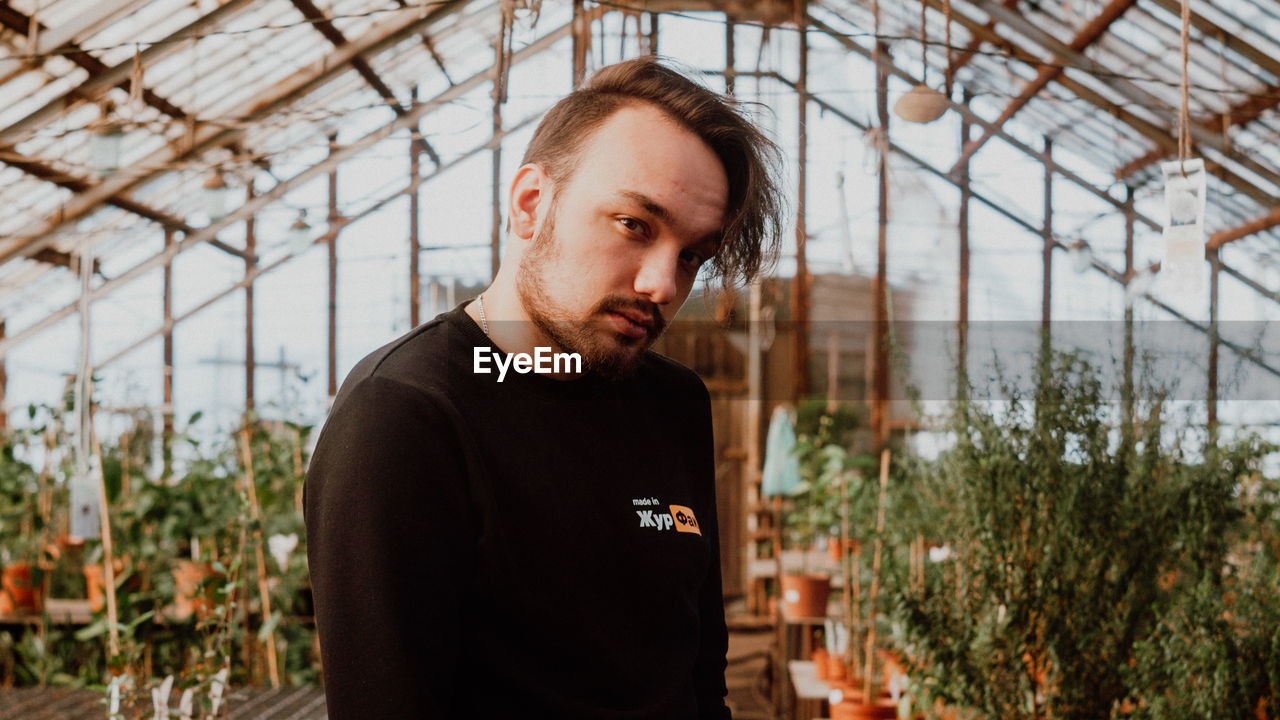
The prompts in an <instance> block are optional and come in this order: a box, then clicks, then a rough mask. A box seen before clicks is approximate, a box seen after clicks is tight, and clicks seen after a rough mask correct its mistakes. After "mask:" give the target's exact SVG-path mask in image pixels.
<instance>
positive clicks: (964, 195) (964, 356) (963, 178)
mask: <svg viewBox="0 0 1280 720" xmlns="http://www.w3.org/2000/svg"><path fill="white" fill-rule="evenodd" d="M964 104H965V105H966V106H967V105H968V104H969V91H968V90H967V89H966V90H965V91H964ZM970 127H971V125H970V123H969V118H968V116H963V117H961V119H960V148H961V151H963V150H964V147H965V145H966V144H967V143H968V142H969V135H970ZM958 181H959V185H960V213H959V217H958V219H957V222H956V226H957V227H956V230H957V233H958V234H959V236H960V300H959V302H960V317H959V319H958V321H957V323H956V332H957V334H958V348H957V353H956V356H957V358H958V360H957V362H958V366H957V368H958V370H959V374H958V377H957V381H958V382H959V385H958V386H957V387H956V390H957V392H960V393H967V388H966V387H965V384H966V383H967V382H968V378H969V360H968V358H969V355H968V353H969V198H970V197H971V195H972V193H971V192H970V190H969V159H968V158H965V160H964V162H963V163H961V164H960V175H959V178H958Z"/></svg>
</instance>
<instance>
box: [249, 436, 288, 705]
mask: <svg viewBox="0 0 1280 720" xmlns="http://www.w3.org/2000/svg"><path fill="white" fill-rule="evenodd" d="M240 460H241V462H243V463H244V477H245V482H246V483H247V484H248V486H249V488H248V489H249V512H250V515H251V517H252V518H253V523H254V530H253V535H254V540H255V542H254V558H255V559H256V560H257V562H258V599H259V600H260V601H261V602H262V624H263V625H266V624H267V623H269V622H271V591H270V589H269V588H268V587H267V558H266V553H265V552H264V551H263V549H262V543H263V539H262V512H261V510H259V507H258V490H257V483H256V482H255V481H254V478H253V452H252V450H251V448H250V447H249V427H248V426H247V425H246V426H244V427H241V428H240ZM267 675H268V677H269V678H270V679H271V687H273V688H278V687H280V668H279V667H278V665H277V658H276V633H275V630H271V631H269V632H268V633H267Z"/></svg>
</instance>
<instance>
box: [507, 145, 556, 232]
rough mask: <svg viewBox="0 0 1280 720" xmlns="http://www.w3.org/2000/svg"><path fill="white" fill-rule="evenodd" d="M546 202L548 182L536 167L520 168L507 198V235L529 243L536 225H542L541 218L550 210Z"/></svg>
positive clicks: (547, 200) (549, 197)
mask: <svg viewBox="0 0 1280 720" xmlns="http://www.w3.org/2000/svg"><path fill="white" fill-rule="evenodd" d="M550 200H551V178H549V177H548V176H547V173H546V172H545V171H544V170H543V169H542V167H541V166H539V165H535V164H533V163H528V164H525V165H522V166H521V167H520V169H519V170H517V171H516V176H515V179H514V180H512V181H511V197H509V198H507V207H509V208H510V213H509V215H508V221H509V222H510V224H511V232H513V233H515V235H516V237H518V238H520V239H522V240H530V239H532V238H533V236H534V235H535V234H536V233H537V231H538V224H539V222H541V221H545V218H543V215H544V214H545V213H546V212H547V211H548V209H549V208H550V207H551V202H550Z"/></svg>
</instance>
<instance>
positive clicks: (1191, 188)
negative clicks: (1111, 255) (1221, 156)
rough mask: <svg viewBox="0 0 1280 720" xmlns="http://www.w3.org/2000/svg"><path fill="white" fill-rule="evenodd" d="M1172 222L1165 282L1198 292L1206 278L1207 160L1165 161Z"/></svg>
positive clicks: (1163, 272)
mask: <svg viewBox="0 0 1280 720" xmlns="http://www.w3.org/2000/svg"><path fill="white" fill-rule="evenodd" d="M1160 170H1161V171H1162V172H1163V173H1164V201H1165V208H1166V210H1168V213H1169V222H1168V224H1167V225H1165V228H1164V258H1163V259H1162V260H1161V262H1160V275H1161V284H1162V285H1164V286H1165V287H1167V288H1169V289H1171V290H1176V291H1179V292H1196V291H1198V290H1200V289H1201V287H1202V285H1203V281H1204V215H1205V207H1206V200H1207V199H1206V186H1205V171H1204V160H1203V159H1201V158H1193V159H1191V160H1187V161H1185V162H1180V161H1177V160H1174V161H1171V162H1166V163H1161V164H1160Z"/></svg>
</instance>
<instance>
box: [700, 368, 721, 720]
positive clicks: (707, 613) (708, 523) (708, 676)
mask: <svg viewBox="0 0 1280 720" xmlns="http://www.w3.org/2000/svg"><path fill="white" fill-rule="evenodd" d="M694 396H695V397H697V398H698V401H697V402H698V403H699V404H700V407H699V413H698V416H699V417H701V418H702V420H701V427H699V428H698V429H697V433H696V435H695V437H697V438H698V443H697V444H696V445H695V447H696V448H697V450H696V451H697V452H698V453H701V457H700V458H699V459H698V462H699V466H700V468H701V469H700V472H699V475H700V476H701V480H702V482H703V483H704V485H703V488H700V490H702V492H703V493H704V497H705V498H706V500H705V501H704V503H703V509H702V511H701V513H702V514H703V515H705V518H699V520H698V523H699V525H700V526H701V527H702V530H703V532H704V533H706V534H707V535H708V536H709V538H710V541H711V563H710V566H709V567H708V568H707V577H706V580H704V581H703V583H702V590H701V592H700V594H699V597H698V608H699V613H700V615H701V618H702V622H701V627H702V634H701V638H700V644H699V647H698V659H697V660H696V661H695V664H694V668H693V672H694V678H693V679H694V688H695V691H696V693H697V697H698V717H699V719H700V720H728V718H729V717H730V714H729V708H728V706H726V705H725V696H726V695H728V693H729V690H728V688H727V687H726V685H725V680H724V672H725V667H726V666H727V662H726V659H725V656H726V654H727V653H728V651H729V630H728V628H727V627H726V625H725V619H724V589H723V583H722V580H721V577H720V526H719V521H718V520H717V517H716V473H715V436H714V434H713V432H712V427H711V398H710V396H709V395H708V393H707V388H706V386H705V385H703V384H702V381H701V380H697V389H696V394H695V395H694Z"/></svg>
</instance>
